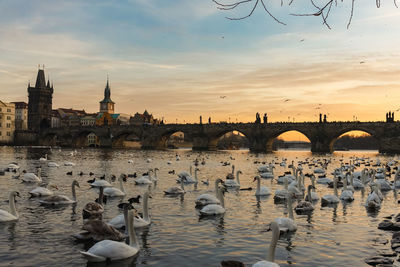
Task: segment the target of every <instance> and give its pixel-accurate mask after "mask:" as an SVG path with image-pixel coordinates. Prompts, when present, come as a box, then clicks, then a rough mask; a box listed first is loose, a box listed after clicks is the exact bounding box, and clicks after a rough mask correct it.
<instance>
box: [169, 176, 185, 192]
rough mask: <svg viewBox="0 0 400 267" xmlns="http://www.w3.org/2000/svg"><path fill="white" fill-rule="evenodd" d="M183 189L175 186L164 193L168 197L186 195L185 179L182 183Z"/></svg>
mask: <svg viewBox="0 0 400 267" xmlns="http://www.w3.org/2000/svg"><path fill="white" fill-rule="evenodd" d="M180 183H181V187H178V186H173V187H170V188H168V189H167V190H165V191H164V194H166V195H182V194H185V188H184V182H183V179H181V181H180Z"/></svg>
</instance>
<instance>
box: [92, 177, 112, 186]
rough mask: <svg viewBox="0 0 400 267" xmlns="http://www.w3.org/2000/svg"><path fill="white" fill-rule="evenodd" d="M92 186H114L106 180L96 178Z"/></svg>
mask: <svg viewBox="0 0 400 267" xmlns="http://www.w3.org/2000/svg"><path fill="white" fill-rule="evenodd" d="M90 186H91V187H112V184H110V183H109V182H108V181H106V180H102V179H100V180H96V179H94V182H93V183H91V184H90Z"/></svg>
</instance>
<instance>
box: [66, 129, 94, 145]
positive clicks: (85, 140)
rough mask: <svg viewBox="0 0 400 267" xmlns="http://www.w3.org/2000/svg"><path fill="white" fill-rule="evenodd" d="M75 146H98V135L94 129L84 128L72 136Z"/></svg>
mask: <svg viewBox="0 0 400 267" xmlns="http://www.w3.org/2000/svg"><path fill="white" fill-rule="evenodd" d="M72 145H73V146H75V147H98V146H100V139H99V135H98V134H97V133H96V132H95V131H91V130H84V131H81V132H79V133H78V134H76V135H75V136H74V137H73V138H72Z"/></svg>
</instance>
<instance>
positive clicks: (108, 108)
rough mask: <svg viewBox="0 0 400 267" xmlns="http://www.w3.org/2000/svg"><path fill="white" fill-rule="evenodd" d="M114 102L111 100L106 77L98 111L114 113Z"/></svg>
mask: <svg viewBox="0 0 400 267" xmlns="http://www.w3.org/2000/svg"><path fill="white" fill-rule="evenodd" d="M114 104H115V103H114V102H113V101H112V100H111V90H110V86H109V84H108V78H107V85H106V88H105V89H104V99H103V100H102V101H100V112H104V113H109V114H114Z"/></svg>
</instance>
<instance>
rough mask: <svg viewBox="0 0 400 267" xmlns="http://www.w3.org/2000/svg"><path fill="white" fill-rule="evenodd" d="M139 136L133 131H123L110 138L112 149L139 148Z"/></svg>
mask: <svg viewBox="0 0 400 267" xmlns="http://www.w3.org/2000/svg"><path fill="white" fill-rule="evenodd" d="M141 145H142V144H141V140H140V136H139V135H138V134H137V133H136V132H133V131H124V132H120V133H118V134H117V135H116V136H113V137H112V147H131V148H141Z"/></svg>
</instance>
